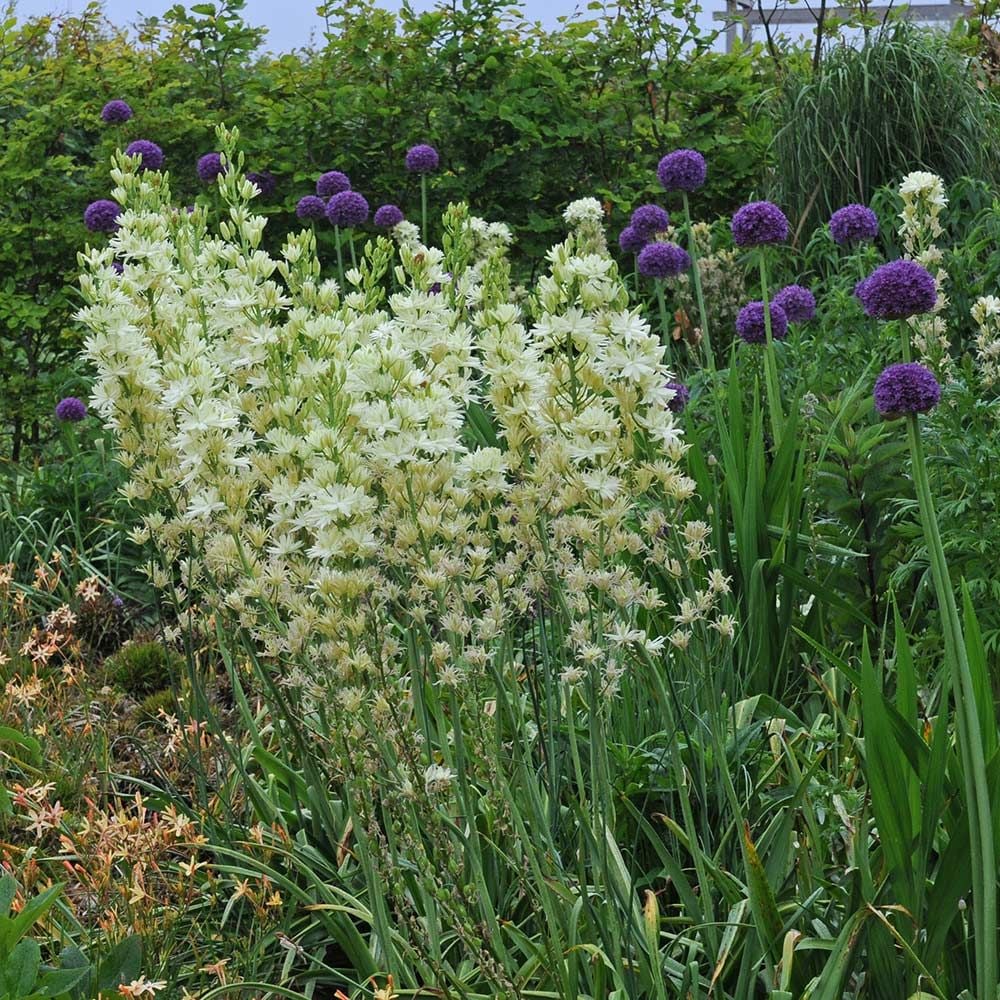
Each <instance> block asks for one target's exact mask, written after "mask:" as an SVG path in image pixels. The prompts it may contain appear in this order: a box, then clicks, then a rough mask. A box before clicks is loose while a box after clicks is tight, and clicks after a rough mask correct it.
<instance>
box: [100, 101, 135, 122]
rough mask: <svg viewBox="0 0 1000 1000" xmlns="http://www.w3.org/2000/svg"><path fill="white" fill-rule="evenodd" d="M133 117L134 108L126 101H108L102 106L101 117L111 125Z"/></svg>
mask: <svg viewBox="0 0 1000 1000" xmlns="http://www.w3.org/2000/svg"><path fill="white" fill-rule="evenodd" d="M131 117H132V109H131V108H130V107H129V106H128V105H127V104H126V103H125V102H124V101H108V103H107V104H105V105H104V107H103V108H101V118H102V119H103V120H104V121H105V122H107V123H108V124H109V125H118V124H120V123H121V122H127V121H128V120H129V119H130V118H131Z"/></svg>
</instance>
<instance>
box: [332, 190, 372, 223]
mask: <svg viewBox="0 0 1000 1000" xmlns="http://www.w3.org/2000/svg"><path fill="white" fill-rule="evenodd" d="M326 217H327V218H328V219H329V220H330V222H332V223H333V224H334V225H335V226H346V227H347V228H350V227H351V226H360V225H361V224H362V223H364V221H365V220H366V219H367V218H368V202H367V201H366V200H365V197H364V195H362V194H360V193H359V192H358V191H341V192H340V194H335V195H334V196H333V197H332V198H331V199H330V200H329V202H328V203H327V206H326Z"/></svg>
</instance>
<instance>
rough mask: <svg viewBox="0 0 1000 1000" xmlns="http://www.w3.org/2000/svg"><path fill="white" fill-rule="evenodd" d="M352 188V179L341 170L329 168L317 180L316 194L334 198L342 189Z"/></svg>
mask: <svg viewBox="0 0 1000 1000" xmlns="http://www.w3.org/2000/svg"><path fill="white" fill-rule="evenodd" d="M350 190H351V179H350V177H348V176H347V174H345V173H342V172H341V171H340V170H328V171H327V172H326V173H325V174H320V175H319V178H318V179H317V180H316V194H318V195H319V196H320V197H321V198H332V197H333V196H334V195H335V194H340V192H341V191H350Z"/></svg>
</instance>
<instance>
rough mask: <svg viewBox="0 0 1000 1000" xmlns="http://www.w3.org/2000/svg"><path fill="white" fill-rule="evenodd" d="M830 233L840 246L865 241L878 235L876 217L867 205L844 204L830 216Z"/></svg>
mask: <svg viewBox="0 0 1000 1000" xmlns="http://www.w3.org/2000/svg"><path fill="white" fill-rule="evenodd" d="M830 235H831V236H832V237H833V242H834V243H839V244H840V245H841V246H848V245H849V244H851V243H865V242H867V241H868V240H873V239H875V237H876V236H878V218H877V216H876V215H875V213H874V212H873V211H872V210H871V209H870V208H869V207H868V206H867V205H845V206H844V207H843V208H838V209H837V211H836V212H834V213H833V215H831V216H830Z"/></svg>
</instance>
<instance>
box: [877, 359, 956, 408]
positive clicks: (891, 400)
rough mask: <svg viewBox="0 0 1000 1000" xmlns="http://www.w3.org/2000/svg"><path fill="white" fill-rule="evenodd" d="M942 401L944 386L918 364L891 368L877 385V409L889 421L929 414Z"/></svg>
mask: <svg viewBox="0 0 1000 1000" xmlns="http://www.w3.org/2000/svg"><path fill="white" fill-rule="evenodd" d="M940 400H941V386H940V385H938V380H937V379H936V378H935V377H934V373H933V372H932V371H931V370H930V369H929V368H925V367H924V366H923V365H918V364H917V363H916V362H914V361H911V362H908V363H906V364H901V365H889V367H888V368H886V369H885V370H884V371H883V372H882V374H881V375H879V377H878V380H877V381H876V382H875V409H876V410H878V412H879V414H880V415H881V416H883V417H885V418H886V420H895V419H897V418H898V417H903V416H905V415H906V414H907V413H926V412H927V411H928V410H932V409H933V408H934V407H935V406H937V404H938V403H939V402H940Z"/></svg>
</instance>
